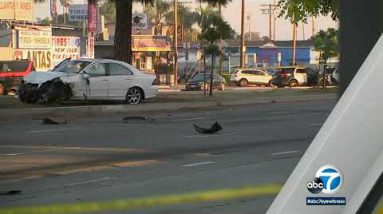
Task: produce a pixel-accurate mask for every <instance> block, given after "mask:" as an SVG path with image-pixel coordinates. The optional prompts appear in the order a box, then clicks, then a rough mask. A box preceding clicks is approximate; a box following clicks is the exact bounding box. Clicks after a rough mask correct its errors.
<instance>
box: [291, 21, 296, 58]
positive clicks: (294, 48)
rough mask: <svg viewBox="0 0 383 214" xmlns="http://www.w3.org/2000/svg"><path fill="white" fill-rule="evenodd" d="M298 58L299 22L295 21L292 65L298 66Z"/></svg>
mask: <svg viewBox="0 0 383 214" xmlns="http://www.w3.org/2000/svg"><path fill="white" fill-rule="evenodd" d="M296 56H297V22H296V21H295V20H294V23H293V61H292V65H295V64H296Z"/></svg>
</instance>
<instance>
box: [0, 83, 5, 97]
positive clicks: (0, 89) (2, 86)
mask: <svg viewBox="0 0 383 214" xmlns="http://www.w3.org/2000/svg"><path fill="white" fill-rule="evenodd" d="M4 91H5V88H4V85H3V84H2V83H0V96H1V95H3V94H4Z"/></svg>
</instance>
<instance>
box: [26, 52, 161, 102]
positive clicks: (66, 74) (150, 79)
mask: <svg viewBox="0 0 383 214" xmlns="http://www.w3.org/2000/svg"><path fill="white" fill-rule="evenodd" d="M156 84H157V81H156V77H155V76H154V75H151V74H146V73H143V72H142V71H139V70H138V69H136V68H135V67H133V66H132V65H130V64H127V63H125V62H121V61H116V60H109V59H78V60H66V61H65V62H63V63H61V64H60V65H59V66H56V67H55V68H54V69H53V70H52V71H51V72H33V73H31V74H30V75H29V76H26V77H24V80H23V82H22V84H21V85H20V88H19V97H20V100H21V101H23V102H28V103H34V102H37V101H39V100H42V101H43V102H44V103H53V102H57V101H62V100H69V99H73V100H124V101H126V103H129V104H138V103H140V102H141V101H142V100H144V99H147V98H151V97H154V96H156V95H157V93H158V88H157V86H156Z"/></svg>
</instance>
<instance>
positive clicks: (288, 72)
mask: <svg viewBox="0 0 383 214" xmlns="http://www.w3.org/2000/svg"><path fill="white" fill-rule="evenodd" d="M318 79H319V73H318V72H317V71H315V70H314V69H311V68H304V67H281V68H278V69H277V70H276V71H275V72H274V75H273V79H272V81H271V82H272V84H273V85H275V86H278V87H285V86H289V87H295V86H300V85H309V86H312V85H316V84H317V83H318Z"/></svg>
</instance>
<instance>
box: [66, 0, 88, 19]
mask: <svg viewBox="0 0 383 214" xmlns="http://www.w3.org/2000/svg"><path fill="white" fill-rule="evenodd" d="M68 16H69V21H71V22H76V21H84V20H88V5H87V4H71V5H69V8H68Z"/></svg>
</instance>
